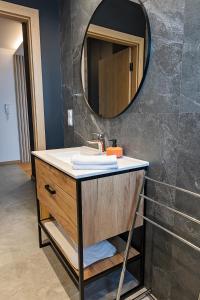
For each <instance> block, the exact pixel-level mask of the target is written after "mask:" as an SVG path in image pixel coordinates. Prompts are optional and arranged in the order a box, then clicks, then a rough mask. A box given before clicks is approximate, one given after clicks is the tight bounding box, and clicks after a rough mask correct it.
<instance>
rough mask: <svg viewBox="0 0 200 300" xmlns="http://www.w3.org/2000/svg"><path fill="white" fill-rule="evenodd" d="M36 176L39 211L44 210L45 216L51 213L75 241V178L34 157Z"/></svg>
mask: <svg viewBox="0 0 200 300" xmlns="http://www.w3.org/2000/svg"><path fill="white" fill-rule="evenodd" d="M36 176H37V177H36V178H37V196H38V200H39V201H40V206H41V208H42V209H41V211H43V213H44V211H45V210H46V211H47V213H46V216H47V214H50V215H52V216H53V217H54V218H55V219H56V221H57V222H58V224H60V225H61V226H62V227H63V229H64V231H65V232H66V234H67V235H69V237H70V238H71V239H72V240H73V241H74V242H76V243H77V242H78V241H77V203H76V182H75V180H73V179H71V178H69V177H68V176H67V175H64V174H62V173H61V172H59V171H58V170H56V169H55V168H53V167H51V166H49V165H48V164H46V163H44V162H42V161H40V160H38V159H36ZM43 219H44V215H43Z"/></svg>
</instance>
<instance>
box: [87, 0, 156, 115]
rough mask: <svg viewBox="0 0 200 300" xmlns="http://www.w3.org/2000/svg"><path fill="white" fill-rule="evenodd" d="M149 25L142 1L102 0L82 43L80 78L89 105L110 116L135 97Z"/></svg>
mask: <svg viewBox="0 0 200 300" xmlns="http://www.w3.org/2000/svg"><path fill="white" fill-rule="evenodd" d="M150 40H151V38H150V26H149V20H148V16H147V13H146V10H145V8H144V6H143V4H142V3H140V1H139V2H137V1H130V0H103V1H102V2H101V4H100V5H99V6H98V7H97V9H96V10H95V12H94V14H93V16H92V18H91V20H90V22H89V25H88V27H87V30H86V33H85V39H84V43H83V46H82V60H81V78H82V86H83V91H84V96H85V99H86V102H87V104H88V105H89V107H90V108H91V109H92V110H93V111H94V112H95V113H96V114H98V115H99V116H101V117H103V118H114V117H116V116H118V115H120V114H121V113H122V112H124V111H125V110H126V109H127V107H129V105H130V104H131V103H132V102H133V101H134V100H135V98H136V97H137V95H138V92H139V90H140V88H141V86H142V84H143V82H144V78H145V75H146V71H147V68H148V63H149V56H150Z"/></svg>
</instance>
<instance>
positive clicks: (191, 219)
mask: <svg viewBox="0 0 200 300" xmlns="http://www.w3.org/2000/svg"><path fill="white" fill-rule="evenodd" d="M140 196H141V197H142V198H144V199H146V200H148V201H150V202H152V203H155V204H157V205H159V206H162V207H164V208H166V209H168V210H170V211H172V212H174V213H176V214H178V215H180V216H182V217H184V218H186V219H188V220H190V221H192V222H194V223H197V224H199V225H200V220H197V219H195V218H193V217H191V216H190V215H187V214H185V213H183V212H181V211H179V210H177V209H175V208H172V207H169V206H167V205H165V204H163V203H160V202H158V201H155V200H153V199H152V198H149V197H147V196H145V195H143V194H140Z"/></svg>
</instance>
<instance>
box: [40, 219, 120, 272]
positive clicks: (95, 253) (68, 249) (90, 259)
mask: <svg viewBox="0 0 200 300" xmlns="http://www.w3.org/2000/svg"><path fill="white" fill-rule="evenodd" d="M44 226H45V227H46V229H47V230H48V231H49V233H50V234H51V235H52V236H53V237H54V240H55V241H56V242H57V243H58V244H59V246H60V247H61V248H62V251H63V253H64V254H65V255H66V257H67V258H68V260H69V261H70V263H71V264H72V265H73V266H74V268H75V269H77V270H78V269H79V265H78V249H77V246H75V245H74V244H73V243H72V242H71V241H70V239H68V238H67V236H66V235H64V234H63V232H62V231H61V230H60V228H59V226H58V225H57V223H56V222H55V221H52V222H46V223H44ZM116 252H117V249H116V248H115V246H113V245H112V244H111V243H110V242H108V241H102V242H99V243H97V244H95V245H92V246H89V247H86V248H84V249H83V266H84V268H87V267H88V266H90V265H92V264H93V263H95V262H97V261H99V260H102V259H105V258H108V257H112V256H114V255H115V254H116Z"/></svg>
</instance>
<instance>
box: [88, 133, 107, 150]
mask: <svg viewBox="0 0 200 300" xmlns="http://www.w3.org/2000/svg"><path fill="white" fill-rule="evenodd" d="M92 134H93V135H95V136H96V137H97V139H95V140H91V141H87V142H88V144H91V145H98V150H99V153H104V152H105V151H106V147H105V135H104V133H92Z"/></svg>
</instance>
